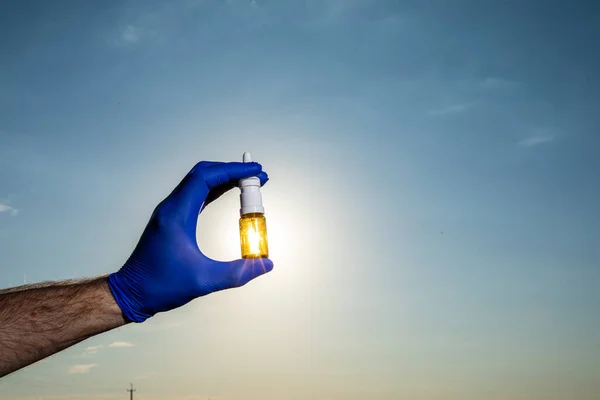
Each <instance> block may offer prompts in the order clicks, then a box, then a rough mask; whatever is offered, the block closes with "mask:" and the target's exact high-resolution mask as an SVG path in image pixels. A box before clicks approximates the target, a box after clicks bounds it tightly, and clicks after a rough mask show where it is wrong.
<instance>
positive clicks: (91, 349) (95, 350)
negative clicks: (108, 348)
mask: <svg viewBox="0 0 600 400" xmlns="http://www.w3.org/2000/svg"><path fill="white" fill-rule="evenodd" d="M102 347H104V346H102V345H101V344H99V345H97V346H88V347H86V348H85V351H84V352H83V354H82V355H81V356H82V357H90V356H93V355H94V354H96V353H98V351H99V350H100V349H101V348H102Z"/></svg>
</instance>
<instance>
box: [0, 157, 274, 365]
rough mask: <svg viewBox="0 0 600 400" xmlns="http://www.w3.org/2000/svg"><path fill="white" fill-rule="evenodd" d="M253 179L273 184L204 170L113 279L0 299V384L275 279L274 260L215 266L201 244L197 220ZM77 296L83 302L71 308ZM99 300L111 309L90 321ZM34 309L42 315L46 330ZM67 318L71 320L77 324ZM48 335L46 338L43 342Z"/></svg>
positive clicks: (242, 173)
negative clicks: (88, 344)
mask: <svg viewBox="0 0 600 400" xmlns="http://www.w3.org/2000/svg"><path fill="white" fill-rule="evenodd" d="M250 176H258V177H259V178H260V180H261V183H262V184H264V183H265V182H266V181H267V180H268V176H267V175H266V173H265V172H263V171H262V167H261V166H260V165H259V164H256V163H219V162H206V161H203V162H200V163H198V164H197V165H196V166H195V167H194V168H193V169H192V170H191V171H190V172H189V173H188V174H187V175H186V176H185V177H184V179H183V180H182V181H181V183H180V184H179V185H178V186H177V187H176V188H175V189H174V190H173V191H172V192H171V194H170V195H169V196H168V197H167V198H165V199H164V200H163V201H162V202H161V203H160V204H159V205H158V206H157V207H156V209H155V210H154V212H153V213H152V216H151V217H150V220H149V221H148V224H147V226H146V228H145V230H144V232H143V233H142V236H141V238H140V240H139V242H138V244H137V246H136V248H135V249H134V251H133V253H132V254H131V256H130V257H129V259H128V260H127V261H126V262H125V264H124V265H123V266H122V267H121V268H120V269H119V270H118V271H117V272H115V273H112V274H110V275H109V276H108V278H100V279H98V280H92V281H89V282H85V283H79V284H76V283H75V284H72V285H69V284H67V285H64V284H63V285H61V284H50V285H48V286H47V287H45V288H17V289H13V290H9V291H8V292H7V291H5V292H0V376H2V375H4V374H7V373H9V372H12V371H15V370H17V369H19V368H22V367H24V366H26V365H28V364H31V363H33V362H35V361H37V360H39V359H41V358H44V357H46V356H48V355H51V354H53V353H55V352H57V351H60V350H62V349H64V348H66V347H69V346H71V345H73V344H75V343H77V342H79V341H81V340H84V339H85V338H87V337H90V336H93V335H95V334H98V333H101V332H104V331H106V330H109V329H113V328H115V327H117V326H120V325H122V324H124V323H126V322H143V321H145V320H146V319H148V318H150V317H152V316H153V315H155V314H156V313H159V312H163V311H169V310H172V309H175V308H178V307H180V306H182V305H184V304H186V303H188V302H189V301H191V300H193V299H195V298H197V297H200V296H205V295H207V294H210V293H212V292H216V291H219V290H224V289H230V288H234V287H239V286H243V285H245V284H246V283H248V282H249V281H251V280H252V279H254V278H256V277H258V276H260V275H262V274H264V273H266V272H269V271H271V269H272V268H273V263H272V262H271V261H270V260H269V259H248V260H242V259H240V260H233V261H227V262H225V261H217V260H212V259H210V258H209V257H207V256H206V255H204V254H203V253H202V252H201V251H200V249H199V248H198V245H197V242H196V225H197V220H198V214H199V213H200V212H201V211H202V210H204V208H205V207H206V206H207V205H208V204H210V203H211V202H212V201H214V200H216V199H217V198H219V196H221V195H222V194H223V193H225V192H226V191H228V190H229V189H231V188H233V187H235V186H236V185H237V182H238V181H239V179H243V178H247V177H250ZM76 294H77V296H79V297H78V298H79V299H80V300H81V301H80V302H76V301H75V300H74V298H75V297H77V296H75V295H76ZM98 296H100V297H101V298H102V299H104V300H103V301H106V304H105V305H104V306H103V307H104V308H103V309H102V310H100V311H94V312H92V313H91V315H89V313H88V314H85V313H84V311H85V310H86V309H88V308H90V309H91V308H93V307H94V306H96V302H97V301H99V299H100V297H98ZM71 297H72V298H71ZM115 305H116V307H115ZM36 307H38V308H40V307H41V308H42V309H43V310H44V315H45V317H44V318H45V319H44V322H43V323H42V322H41V321H40V320H39V318H40V316H39V313H38V312H37V311H35V310H36ZM86 307H87V308H86ZM115 310H116V311H117V314H118V315H117V316H116V317H115V316H113V315H112V312H113V311H115ZM98 312H100V314H98ZM32 313H35V314H36V318H38V320H37V322H35V323H33V322H32V321H31V318H32ZM64 315H72V316H74V318H76V319H77V321H76V323H75V322H74V321H72V320H69V319H65V318H64ZM92 316H93V317H94V318H91V317H92ZM113 317H114V319H113ZM98 319H99V320H100V321H98ZM8 326H10V328H7V327H8ZM9 329H10V331H9ZM45 335H49V338H48V339H43V337H44V336H45ZM36 343H42V344H40V345H37V344H36ZM32 344H33V345H32ZM32 346H33V347H32Z"/></svg>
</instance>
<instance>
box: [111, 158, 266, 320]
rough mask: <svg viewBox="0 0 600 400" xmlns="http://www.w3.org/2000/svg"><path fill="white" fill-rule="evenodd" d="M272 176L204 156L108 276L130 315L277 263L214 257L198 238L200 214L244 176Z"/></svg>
mask: <svg viewBox="0 0 600 400" xmlns="http://www.w3.org/2000/svg"><path fill="white" fill-rule="evenodd" d="M251 176H258V177H259V178H260V181H261V184H265V183H266V181H267V180H268V176H267V174H266V173H265V172H262V167H261V165H260V164H258V163H238V162H231V163H220V162H209V161H202V162H200V163H198V164H196V166H195V167H194V168H193V169H192V170H191V171H190V172H189V173H188V174H187V175H186V177H185V178H184V179H183V180H182V181H181V183H180V184H179V185H178V186H177V187H176V188H175V189H174V190H173V192H172V193H171V194H170V195H169V196H168V197H167V198H166V199H165V200H163V201H162V202H161V203H160V204H159V205H158V206H157V207H156V209H155V210H154V213H153V214H152V217H151V218H150V221H149V222H148V225H147V226H146V229H145V230H144V233H143V234H142V237H141V238H140V241H139V243H138V244H137V246H136V248H135V250H134V251H133V253H132V254H131V257H130V258H129V259H128V260H127V262H126V263H125V265H123V267H122V268H121V269H120V270H119V271H118V272H115V273H113V274H111V275H109V277H108V282H109V287H110V290H111V292H112V294H113V296H114V298H115V300H116V302H117V304H118V305H119V307H120V308H121V310H122V311H123V314H124V315H125V317H126V318H127V319H128V320H130V321H133V322H143V321H145V320H146V319H148V318H150V317H152V316H153V315H154V314H156V313H158V312H162V311H168V310H172V309H174V308H177V307H180V306H182V305H184V304H186V303H188V302H190V301H191V300H193V299H195V298H197V297H200V296H205V295H207V294H209V293H212V292H216V291H219V290H223V289H229V288H235V287H239V286H242V285H245V284H246V283H248V282H249V281H251V280H252V279H254V278H256V277H257V276H260V275H262V274H264V273H266V272H269V271H271V270H272V269H273V263H272V261H271V260H269V259H266V258H253V259H239V260H235V261H230V262H221V261H215V260H212V259H210V258H208V257H207V256H205V255H204V254H202V252H201V251H200V249H199V248H198V244H197V242H196V224H197V222H198V214H199V213H200V212H201V211H202V210H203V209H204V208H205V207H206V206H207V205H208V204H210V203H211V202H212V201H214V200H216V199H217V198H219V197H220V196H221V195H222V194H224V193H225V192H227V191H228V190H230V189H232V188H233V187H236V186H237V184H238V181H239V180H240V179H243V178H248V177H251Z"/></svg>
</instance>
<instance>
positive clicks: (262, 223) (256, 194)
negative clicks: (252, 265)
mask: <svg viewBox="0 0 600 400" xmlns="http://www.w3.org/2000/svg"><path fill="white" fill-rule="evenodd" d="M243 161H244V162H252V156H251V155H250V153H248V152H246V153H244V156H243ZM239 186H240V189H241V193H240V206H241V207H240V215H241V217H240V245H241V247H242V258H260V257H269V244H268V240H267V220H266V218H265V209H264V207H263V204H262V196H261V194H260V179H259V178H258V177H256V176H254V177H251V178H246V179H241V180H240V182H239Z"/></svg>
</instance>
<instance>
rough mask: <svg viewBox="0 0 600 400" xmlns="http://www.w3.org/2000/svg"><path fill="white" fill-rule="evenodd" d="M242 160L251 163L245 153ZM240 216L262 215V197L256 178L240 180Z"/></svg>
mask: <svg viewBox="0 0 600 400" xmlns="http://www.w3.org/2000/svg"><path fill="white" fill-rule="evenodd" d="M242 160H243V161H244V162H245V163H247V162H252V156H251V155H250V153H248V152H245V153H244V155H243V157H242ZM239 186H240V189H241V191H242V192H241V193H240V205H241V208H240V215H244V214H250V213H263V214H264V212H265V209H264V207H263V204H262V195H261V194H260V179H259V178H258V177H256V176H253V177H251V178H246V179H240V182H239Z"/></svg>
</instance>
